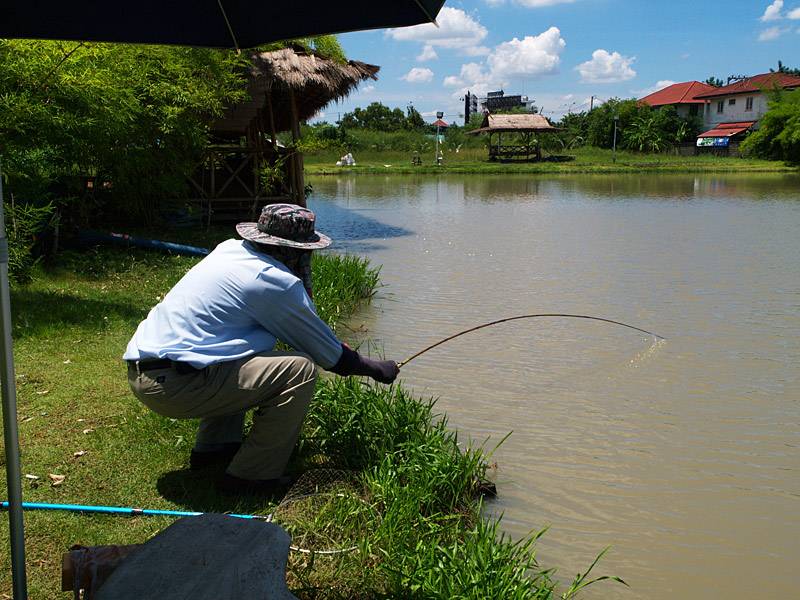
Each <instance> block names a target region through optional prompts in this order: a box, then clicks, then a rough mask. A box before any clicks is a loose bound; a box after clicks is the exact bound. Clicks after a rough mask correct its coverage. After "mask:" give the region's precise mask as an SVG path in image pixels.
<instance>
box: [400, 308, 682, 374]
mask: <svg viewBox="0 0 800 600" xmlns="http://www.w3.org/2000/svg"><path fill="white" fill-rule="evenodd" d="M539 317H568V318H571V319H590V320H592V321H603V322H604V323H611V324H613V325H620V326H622V327H627V328H628V329H633V330H635V331H641V332H642V333H646V334H647V335H652V336H653V337H655V338H656V342H659V341H661V340H664V339H666V338H665V337H664V336H662V335H658V334H657V333H653V332H652V331H647V330H646V329H642V328H640V327H634V326H633V325H628V324H627V323H621V322H620V321H612V320H611V319H604V318H603V317H592V316H590V315H571V314H564V313H537V314H534V315H519V316H516V317H507V318H505V319H498V320H497V321H491V322H490V323H484V324H483V325H477V326H475V327H470V328H469V329H465V330H464V331H459V332H458V333H456V334H453V335H451V336H449V337H446V338H444V339H443V340H439V341H438V342H436V343H435V344H431V345H430V346H428V347H427V348H425V349H423V350H420V351H419V352H417V353H416V354H414V355H413V356H410V357H409V358H407V359H405V360H404V361H401V362H399V363H397V368H398V369H399V368H400V367H402V366H403V365H405V364H408V363H409V362H411V361H412V360H414V359H415V358H417V357H418V356H419V355H420V354H425V353H426V352H427V351H428V350H433V349H434V348H436V346H439V345H441V344H444V343H445V342H449V341H450V340H452V339H454V338H457V337H459V336H462V335H464V334H467V333H471V332H473V331H477V330H478V329H483V328H484V327H490V326H492V325H499V324H500V323H505V322H507V321H516V320H518V319H535V318H539Z"/></svg>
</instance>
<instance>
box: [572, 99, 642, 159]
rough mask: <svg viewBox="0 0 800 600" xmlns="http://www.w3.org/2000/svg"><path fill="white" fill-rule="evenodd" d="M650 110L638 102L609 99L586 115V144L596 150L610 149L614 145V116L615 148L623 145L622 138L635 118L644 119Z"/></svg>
mask: <svg viewBox="0 0 800 600" xmlns="http://www.w3.org/2000/svg"><path fill="white" fill-rule="evenodd" d="M649 112H650V108H649V107H647V106H642V105H640V104H639V102H638V100H634V99H631V100H621V99H620V98H611V99H610V100H607V101H606V102H603V104H601V105H600V106H598V107H597V108H595V109H594V110H592V111H591V112H589V113H588V116H587V119H588V124H587V132H586V133H587V137H586V140H587V142H588V143H589V144H590V145H592V146H597V147H598V148H611V147H612V146H613V145H614V116H615V115H616V116H619V121H618V122H617V126H616V131H617V147H620V146H621V145H622V144H623V141H622V137H623V136H624V135H625V132H626V131H627V129H628V127H629V126H631V125H632V124H633V122H634V121H635V120H636V118H637V117H639V118H642V117H645V116H646V115H647V114H648V113H649Z"/></svg>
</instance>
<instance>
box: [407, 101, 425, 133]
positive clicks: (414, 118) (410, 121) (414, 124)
mask: <svg viewBox="0 0 800 600" xmlns="http://www.w3.org/2000/svg"><path fill="white" fill-rule="evenodd" d="M424 127H425V119H423V118H422V115H421V114H419V111H418V110H417V109H416V108H414V107H413V106H411V105H409V106H408V108H407V109H406V119H405V121H404V122H403V129H407V130H409V131H416V130H419V129H423V128H424Z"/></svg>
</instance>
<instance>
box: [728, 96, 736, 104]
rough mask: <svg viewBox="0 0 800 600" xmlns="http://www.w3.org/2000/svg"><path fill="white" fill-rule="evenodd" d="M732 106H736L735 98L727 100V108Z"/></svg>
mask: <svg viewBox="0 0 800 600" xmlns="http://www.w3.org/2000/svg"><path fill="white" fill-rule="evenodd" d="M734 104H736V98H731V99H730V100H728V106H733V105H734Z"/></svg>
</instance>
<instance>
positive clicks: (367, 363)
mask: <svg viewBox="0 0 800 600" xmlns="http://www.w3.org/2000/svg"><path fill="white" fill-rule="evenodd" d="M329 370H330V371H331V372H332V373H336V374H337V375H342V376H343V377H347V376H348V375H367V376H368V377H372V378H373V379H374V380H375V381H377V382H379V383H387V384H388V383H392V382H393V381H394V380H395V379H397V374H398V373H399V372H400V367H398V366H397V363H396V362H395V361H393V360H373V359H371V358H367V357H366V356H362V355H361V354H359V353H358V352H356V351H355V350H351V349H350V347H349V346H347V345H346V344H342V357H341V358H340V359H339V362H337V363H336V364H335V365H334V366H333V367H331V368H330V369H329Z"/></svg>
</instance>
